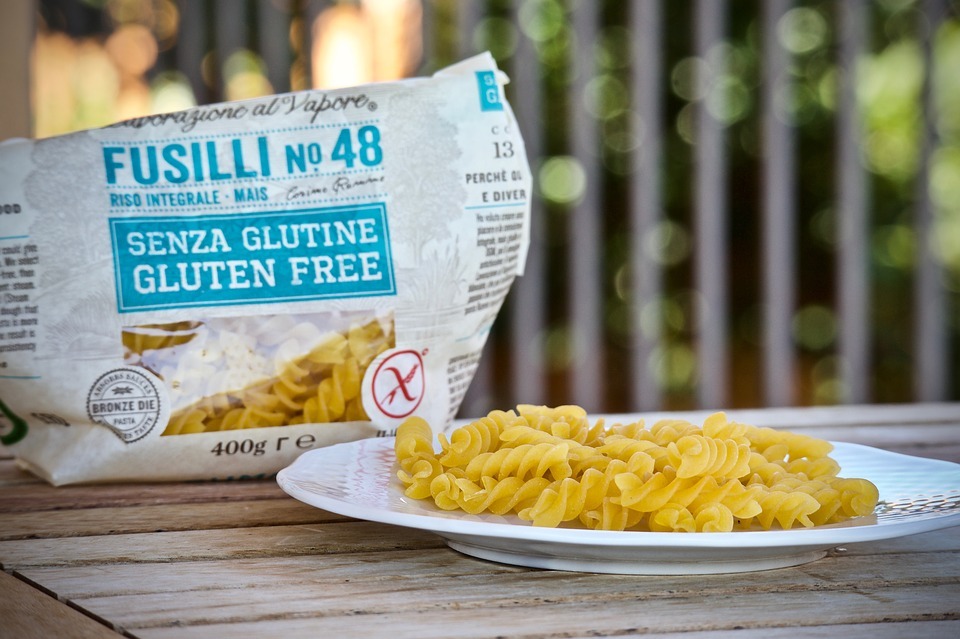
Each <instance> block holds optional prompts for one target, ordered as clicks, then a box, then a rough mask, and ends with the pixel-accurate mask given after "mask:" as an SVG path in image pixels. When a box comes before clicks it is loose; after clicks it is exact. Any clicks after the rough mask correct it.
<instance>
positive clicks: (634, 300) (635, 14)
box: [630, 0, 664, 410]
mask: <svg viewBox="0 0 960 639" xmlns="http://www.w3.org/2000/svg"><path fill="white" fill-rule="evenodd" d="M630 20H631V30H632V31H633V34H634V38H635V39H634V48H633V60H632V65H631V66H632V71H633V78H632V81H633V86H632V96H633V98H632V100H633V104H634V105H635V108H636V110H637V114H638V116H639V126H640V131H639V135H640V145H639V146H638V147H637V149H636V151H634V157H633V162H634V178H633V184H632V189H631V201H630V221H631V229H630V282H631V290H630V297H631V299H630V313H631V322H630V325H631V326H632V327H633V343H632V345H631V370H632V372H633V378H632V384H631V397H630V408H631V410H654V409H658V408H660V405H661V402H662V398H661V393H660V384H659V381H658V380H657V377H656V375H655V372H654V370H653V366H652V358H653V356H654V352H655V349H656V348H657V347H658V346H659V345H660V338H661V334H662V329H661V325H660V317H659V309H655V310H656V314H657V317H656V318H655V320H654V321H649V320H648V321H646V322H644V321H643V312H644V309H645V308H652V307H651V304H654V303H659V302H660V301H661V297H662V295H663V284H662V273H661V268H660V264H659V262H657V261H656V260H655V259H653V258H652V256H651V255H649V254H648V252H647V250H646V248H645V246H644V243H645V241H646V239H647V238H648V237H650V236H651V234H652V233H654V232H655V230H656V227H657V225H658V224H659V223H660V221H661V218H662V216H663V201H662V199H663V196H662V188H661V179H662V171H661V168H662V162H661V157H662V154H663V113H662V111H663V107H662V102H663V98H662V87H661V81H662V77H663V69H662V67H663V64H664V61H663V38H662V36H661V33H662V31H663V4H662V2H661V0H638V1H635V2H633V4H632V13H631V16H630Z"/></svg>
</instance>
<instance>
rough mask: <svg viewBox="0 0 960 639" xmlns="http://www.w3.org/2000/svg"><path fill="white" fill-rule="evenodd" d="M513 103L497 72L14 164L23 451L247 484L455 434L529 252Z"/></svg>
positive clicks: (23, 147)
mask: <svg viewBox="0 0 960 639" xmlns="http://www.w3.org/2000/svg"><path fill="white" fill-rule="evenodd" d="M507 82H508V79H507V78H506V76H505V75H504V74H503V73H502V72H501V71H500V70H499V69H498V68H497V67H496V64H495V62H494V60H493V58H492V57H491V56H490V55H489V54H482V55H478V56H475V57H473V58H470V59H467V60H464V61H463V62H461V63H459V64H455V65H453V66H451V67H448V68H446V69H442V70H440V71H438V72H437V73H435V74H434V75H433V76H431V77H427V78H417V79H410V80H401V81H396V82H384V83H378V84H372V85H365V86H357V87H349V88H344V89H337V90H313V91H303V92H296V93H288V94H283V95H272V96H267V97H263V98H257V99H253V100H245V101H238V102H229V103H222V104H208V105H201V106H197V107H194V108H191V109H187V110H185V111H178V112H174V113H165V114H157V115H149V116H144V117H138V118H134V119H131V120H126V121H123V122H118V123H116V124H113V125H111V126H108V127H105V128H102V129H96V130H89V131H81V132H77V133H73V134H70V135H65V136H61V137H54V138H48V139H43V140H17V141H10V142H7V143H5V144H2V145H0V202H2V203H3V204H2V209H3V210H2V214H3V215H2V217H3V230H2V232H0V260H2V261H0V444H2V445H3V446H4V447H5V448H6V450H5V451H4V452H9V453H11V454H13V455H15V456H16V459H17V460H18V463H19V464H20V465H21V466H23V467H25V468H28V469H30V470H32V471H34V472H35V473H37V474H38V475H40V476H41V477H44V478H45V479H47V480H48V481H50V482H51V483H53V484H57V485H60V484H70V483H76V482H107V481H164V480H188V479H191V480H193V479H237V478H245V477H268V476H272V475H273V474H275V473H276V472H277V471H278V470H279V469H281V468H283V467H285V466H286V465H288V464H290V463H291V462H292V461H293V460H294V459H295V458H296V457H297V456H298V455H300V454H301V453H303V452H305V451H307V450H310V449H311V448H316V447H319V446H328V445H332V444H337V443H343V442H350V441H354V440H357V439H361V438H365V437H377V436H389V435H392V434H394V433H395V431H396V429H397V427H398V425H399V424H400V423H401V422H402V421H403V420H404V419H406V418H408V417H419V418H423V419H425V420H428V422H429V423H430V424H432V425H435V426H436V427H437V428H438V430H441V429H443V428H444V426H445V425H449V424H451V423H452V420H453V418H454V417H455V415H456V414H457V411H458V409H459V406H460V403H461V401H462V399H463V396H464V393H465V391H466V388H467V386H468V385H469V382H470V380H471V378H472V377H473V374H474V372H475V371H476V368H477V365H478V362H479V358H480V353H481V351H482V349H483V346H484V342H485V340H486V338H487V335H488V333H489V331H488V328H489V325H490V322H491V321H492V320H493V318H494V317H495V316H496V314H497V312H498V310H499V308H500V306H501V305H502V303H503V300H504V298H505V297H506V295H507V292H508V291H509V288H510V286H511V284H512V282H513V280H514V278H515V277H517V276H519V275H521V274H522V271H523V266H524V262H525V260H526V253H527V246H528V244H529V239H530V238H529V235H530V204H529V199H530V197H531V176H530V168H529V165H528V163H527V159H526V153H525V150H524V145H523V139H522V138H521V136H520V134H519V127H518V125H517V121H516V118H515V117H514V115H513V112H512V110H511V108H510V105H509V103H508V102H507V101H506V100H505V94H504V86H505V85H506V83H507ZM420 462H424V463H420ZM405 472H407V473H408V476H409V477H410V478H411V482H413V483H415V485H416V488H414V489H413V491H414V492H415V493H416V494H418V495H422V494H429V491H430V485H431V483H432V482H433V481H434V480H435V479H437V478H436V477H434V475H435V474H437V475H439V467H438V468H434V465H433V464H432V463H431V462H429V461H427V460H426V458H423V457H420V458H418V459H416V460H413V461H411V464H410V468H407V469H406V470H405ZM504 488H506V485H505V486H504ZM504 488H501V489H500V492H502V491H503V490H504ZM445 490H446V492H445V493H444V494H448V493H449V495H450V497H449V499H450V500H454V499H455V498H454V495H459V494H460V493H462V492H463V489H462V488H460V487H458V486H457V485H456V483H455V482H453V483H450V484H449V486H448V487H447V488H446V489H445ZM484 490H485V489H484ZM458 491H459V492H458ZM498 495H499V493H498ZM497 499H498V500H499V499H500V498H499V497H497ZM450 503H454V502H453V501H451V502H450ZM471 503H473V502H471ZM497 503H499V501H498V502H497Z"/></svg>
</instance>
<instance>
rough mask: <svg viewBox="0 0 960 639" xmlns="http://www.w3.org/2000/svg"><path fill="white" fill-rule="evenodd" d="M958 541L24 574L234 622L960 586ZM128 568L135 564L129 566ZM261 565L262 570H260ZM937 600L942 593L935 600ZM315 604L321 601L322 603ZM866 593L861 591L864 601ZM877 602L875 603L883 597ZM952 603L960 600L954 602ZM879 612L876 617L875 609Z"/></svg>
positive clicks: (170, 616)
mask: <svg viewBox="0 0 960 639" xmlns="http://www.w3.org/2000/svg"><path fill="white" fill-rule="evenodd" d="M955 557H956V553H927V554H916V555H906V554H901V555H890V556H872V555H865V556H850V557H834V558H828V559H825V560H822V561H819V562H814V563H811V564H807V565H804V566H799V567H796V568H791V569H784V570H778V571H768V572H756V573H745V574H739V575H702V576H664V577H637V576H622V575H592V574H585V573H569V572H550V571H539V570H526V569H518V568H514V567H508V566H501V565H498V564H493V563H489V562H481V561H478V560H475V559H471V558H468V557H464V556H461V555H458V554H456V553H454V552H452V551H447V552H442V551H436V552H424V551H407V552H397V551H394V552H391V553H375V554H371V555H370V556H367V557H363V556H358V555H345V556H324V557H319V556H312V557H300V558H295V559H294V558H282V559H260V560H242V561H231V562H190V563H174V564H140V565H138V566H135V567H132V566H114V567H110V572H109V574H110V579H109V580H103V579H100V580H99V582H103V581H108V582H109V583H96V582H97V581H98V580H96V579H95V577H96V575H97V571H98V570H102V568H103V567H101V566H97V567H77V568H63V569H28V570H25V571H24V574H25V575H26V576H27V577H29V578H31V579H33V580H35V581H38V582H42V583H44V584H45V585H46V586H47V587H48V588H50V589H51V590H53V591H54V592H57V594H58V595H60V596H61V597H63V598H67V599H70V600H71V601H73V602H75V603H76V604H77V605H78V606H81V607H83V608H84V609H87V610H90V611H92V612H94V613H95V614H97V615H99V616H101V617H104V618H109V619H111V620H112V621H114V622H115V623H118V624H119V625H121V626H124V627H127V628H131V627H134V626H136V627H138V628H140V627H159V626H165V625H170V624H174V623H176V624H183V625H193V624H210V623H240V622H247V621H258V620H265V619H284V618H296V617H302V616H323V617H333V616H340V617H350V616H353V615H359V614H363V615H368V614H397V613H401V612H410V611H415V610H420V611H422V612H423V613H424V614H428V613H429V614H439V613H440V612H441V611H444V610H454V609H455V610H461V609H466V608H490V609H495V610H497V611H500V612H501V613H502V614H520V613H521V612H522V611H523V610H525V609H532V608H536V607H539V606H541V605H544V604H548V605H559V604H563V605H590V606H593V607H594V608H595V609H596V610H597V611H598V612H602V611H604V610H605V609H606V608H607V607H608V606H611V605H617V602H624V601H635V602H639V601H642V602H644V605H646V603H647V602H650V601H655V600H662V599H685V598H689V599H694V600H700V599H705V600H708V601H709V600H713V599H716V598H724V599H729V598H734V597H735V598H752V597H755V596H769V595H771V594H773V593H784V594H795V593H799V592H807V593H809V594H810V596H811V597H819V596H820V594H821V593H823V592H837V593H873V599H874V603H876V600H877V598H888V599H896V597H898V596H899V595H898V593H900V592H901V591H909V590H913V589H916V588H932V587H934V586H944V585H947V586H950V585H953V586H958V587H960V566H958V565H957V562H956V561H955ZM133 568H135V569H136V570H133ZM264 575H269V578H266V579H265V578H264V577H263V576H264ZM945 601H952V600H940V604H941V605H942V604H943V603H944V602H945ZM320 604H322V607H318V605H320ZM870 605H871V604H869V603H865V604H864V610H866V609H867V608H869V607H870ZM875 612H876V614H881V615H882V614H883V610H882V608H877V609H876V611H875ZM957 612H958V614H960V604H958V610H957ZM877 619H880V617H878V618H877Z"/></svg>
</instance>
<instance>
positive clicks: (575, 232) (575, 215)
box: [567, 2, 603, 412]
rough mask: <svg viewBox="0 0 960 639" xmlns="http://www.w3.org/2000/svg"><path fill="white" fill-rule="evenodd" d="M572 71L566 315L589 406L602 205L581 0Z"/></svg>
mask: <svg viewBox="0 0 960 639" xmlns="http://www.w3.org/2000/svg"><path fill="white" fill-rule="evenodd" d="M572 22H573V33H574V36H575V43H576V44H575V47H574V53H573V56H572V59H571V61H570V62H571V64H572V65H574V73H575V77H574V80H573V83H572V89H571V92H570V101H571V102H570V114H571V118H570V135H571V138H572V140H571V142H572V144H571V149H572V153H573V156H574V157H575V158H576V159H577V160H578V161H579V162H580V163H581V165H582V167H583V170H584V176H585V178H586V184H585V189H584V194H583V197H582V198H581V199H580V201H578V202H577V203H576V204H574V205H573V206H572V207H571V211H570V215H569V220H568V225H569V226H568V235H567V254H568V258H569V264H570V288H569V298H568V300H567V303H568V306H567V309H568V310H567V315H568V320H569V323H570V324H569V329H570V332H571V346H572V357H571V366H570V375H569V380H570V397H571V398H572V400H573V401H574V402H575V403H577V404H579V405H580V406H583V407H584V408H586V409H587V410H588V411H594V412H596V411H599V410H601V408H602V397H601V392H600V389H601V381H602V365H601V363H602V361H603V353H602V351H603V333H602V322H601V316H602V315H601V313H602V309H603V286H602V282H601V277H600V273H601V269H602V260H601V257H600V256H601V251H600V243H601V241H602V237H601V232H602V228H601V226H602V219H603V218H602V214H603V213H602V210H601V208H600V205H601V199H600V179H601V172H600V163H599V159H598V153H599V135H598V127H597V123H596V121H595V120H594V118H593V116H592V115H591V114H590V113H589V112H588V111H587V108H586V92H587V85H588V83H589V82H590V80H591V79H592V78H593V76H594V73H595V55H594V46H595V44H596V41H597V30H598V22H599V5H598V3H595V2H580V3H579V4H578V5H577V7H576V8H575V9H574V10H573V11H572Z"/></svg>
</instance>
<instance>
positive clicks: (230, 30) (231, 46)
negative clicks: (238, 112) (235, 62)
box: [214, 0, 250, 97]
mask: <svg viewBox="0 0 960 639" xmlns="http://www.w3.org/2000/svg"><path fill="white" fill-rule="evenodd" d="M249 21H250V19H249V14H248V11H247V3H246V2H234V1H233V0H217V1H216V4H215V5H214V37H215V41H216V51H217V72H218V74H219V76H220V81H221V83H222V85H224V86H221V91H223V90H224V89H225V82H226V80H227V78H225V77H222V75H223V71H224V63H225V62H226V61H227V58H229V57H230V54H231V53H233V52H235V51H237V50H238V49H242V48H244V47H246V46H247V38H246V34H247V24H248V23H249ZM224 97H226V96H224Z"/></svg>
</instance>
